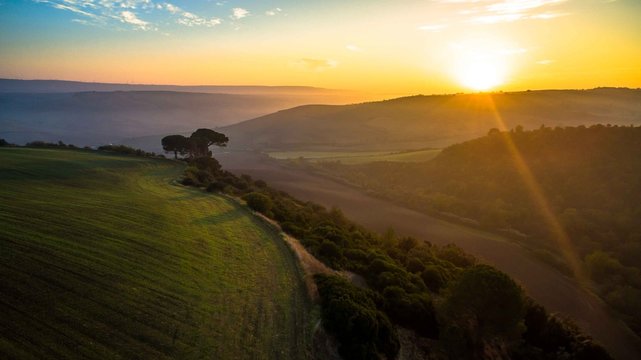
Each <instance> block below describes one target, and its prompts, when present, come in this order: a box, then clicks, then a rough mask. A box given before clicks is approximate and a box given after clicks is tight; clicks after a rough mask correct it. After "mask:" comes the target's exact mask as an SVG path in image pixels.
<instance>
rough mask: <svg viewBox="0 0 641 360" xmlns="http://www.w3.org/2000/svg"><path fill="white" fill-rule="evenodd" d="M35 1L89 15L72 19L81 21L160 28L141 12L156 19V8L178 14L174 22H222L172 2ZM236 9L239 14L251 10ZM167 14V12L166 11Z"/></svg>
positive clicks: (124, 0)
mask: <svg viewBox="0 0 641 360" xmlns="http://www.w3.org/2000/svg"><path fill="white" fill-rule="evenodd" d="M32 1H33V2H35V3H40V4H46V5H48V6H50V7H52V8H55V9H59V10H64V11H69V12H72V13H74V14H77V15H82V16H83V17H85V18H86V19H72V20H71V21H72V22H74V23H77V24H81V25H101V26H105V25H112V26H115V27H118V25H116V24H127V25H132V26H133V29H135V30H159V29H158V25H157V24H154V23H152V22H150V21H148V20H143V19H141V18H140V17H139V16H140V15H139V14H140V13H141V11H144V14H145V16H149V17H153V18H154V19H157V18H158V16H155V17H154V16H153V14H152V13H153V12H156V14H158V13H159V12H166V13H168V14H169V16H176V17H177V18H176V19H175V23H177V24H179V25H183V26H189V27H195V26H205V27H213V26H216V25H219V24H221V23H222V22H223V20H222V19H220V18H218V17H207V16H202V15H199V14H195V13H192V12H188V11H185V10H183V9H181V8H180V7H179V6H177V5H174V4H172V3H169V2H159V1H158V2H154V1H152V0H32ZM243 11H245V12H242V11H241V12H237V15H238V16H240V17H245V16H247V15H248V14H249V12H248V11H247V10H243ZM165 16H167V15H165ZM158 24H167V22H166V21H162V20H160V21H159V22H158ZM120 27H121V26H120Z"/></svg>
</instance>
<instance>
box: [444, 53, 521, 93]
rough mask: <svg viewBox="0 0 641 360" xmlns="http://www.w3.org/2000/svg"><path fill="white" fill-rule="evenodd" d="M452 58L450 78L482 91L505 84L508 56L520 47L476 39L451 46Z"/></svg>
mask: <svg viewBox="0 0 641 360" xmlns="http://www.w3.org/2000/svg"><path fill="white" fill-rule="evenodd" d="M452 48H453V50H454V53H455V56H454V58H455V59H456V61H454V62H453V63H452V68H451V72H452V74H453V77H454V78H455V79H456V80H457V81H458V82H459V83H460V84H461V85H463V86H465V87H466V88H468V89H472V90H477V91H485V90H491V89H494V88H496V87H497V86H500V85H502V84H504V83H505V81H506V77H507V69H508V65H509V63H508V59H509V58H511V57H513V56H512V55H514V54H518V53H519V51H520V49H511V48H510V47H508V46H506V45H505V44H502V43H501V42H499V41H496V40H495V41H489V40H482V41H479V40H476V41H470V42H466V43H457V44H453V46H452Z"/></svg>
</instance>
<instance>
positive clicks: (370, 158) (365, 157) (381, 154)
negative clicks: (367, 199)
mask: <svg viewBox="0 0 641 360" xmlns="http://www.w3.org/2000/svg"><path fill="white" fill-rule="evenodd" d="M440 151H441V150H440V149H421V150H407V151H399V152H389V151H355V152H343V151H337V152H331V151H281V152H270V153H268V155H269V156H270V157H272V158H274V159H278V160H287V159H300V158H303V159H305V160H308V161H312V162H318V161H340V162H341V163H343V164H349V165H353V164H364V163H370V162H375V161H397V162H422V161H428V160H431V159H433V158H434V157H436V155H438V153H439V152H440Z"/></svg>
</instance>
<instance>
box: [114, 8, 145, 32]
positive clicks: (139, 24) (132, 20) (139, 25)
mask: <svg viewBox="0 0 641 360" xmlns="http://www.w3.org/2000/svg"><path fill="white" fill-rule="evenodd" d="M120 21H122V22H124V23H127V24H131V25H134V26H135V28H136V29H140V30H149V29H150V26H149V23H148V22H147V21H144V20H141V19H139V18H138V16H137V15H136V14H135V13H133V12H131V11H129V10H126V11H121V12H120Z"/></svg>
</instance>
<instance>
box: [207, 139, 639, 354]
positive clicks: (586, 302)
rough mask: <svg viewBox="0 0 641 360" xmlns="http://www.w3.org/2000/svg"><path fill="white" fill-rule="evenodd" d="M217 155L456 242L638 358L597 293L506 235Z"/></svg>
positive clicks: (278, 183)
mask: <svg viewBox="0 0 641 360" xmlns="http://www.w3.org/2000/svg"><path fill="white" fill-rule="evenodd" d="M216 157H217V158H218V159H219V160H220V162H221V163H222V164H223V167H224V168H226V169H228V170H230V171H233V172H235V173H238V174H248V175H251V176H252V177H253V178H256V179H263V180H265V181H267V183H268V184H270V185H271V186H273V187H275V188H277V189H279V190H283V191H286V192H288V193H289V194H291V195H293V196H295V197H297V198H299V199H302V200H310V201H314V202H317V203H319V204H322V205H324V206H326V207H332V206H335V207H337V208H339V209H341V210H342V211H343V213H345V215H347V216H348V217H349V218H350V219H352V220H353V221H356V222H357V223H360V224H362V225H364V226H366V227H367V228H369V229H372V230H375V231H379V232H382V231H385V230H387V229H389V228H393V229H394V230H395V231H396V233H397V234H399V235H411V236H414V237H416V238H418V239H421V240H427V241H430V242H432V243H434V244H438V245H442V244H448V243H455V244H457V245H458V246H460V247H462V248H463V249H464V250H465V251H467V252H469V253H470V254H472V255H474V256H476V257H478V258H479V259H480V260H481V261H483V262H486V263H488V264H491V265H494V266H495V267H497V268H498V269H500V270H502V271H504V272H506V273H507V274H509V275H510V276H512V277H513V278H514V279H515V280H516V281H517V282H519V283H520V284H521V285H522V286H523V287H524V288H525V290H526V291H527V293H528V294H529V295H530V296H531V297H532V298H534V299H535V300H536V301H538V302H539V303H541V304H542V305H544V306H545V307H546V308H547V309H548V310H549V311H552V312H558V313H561V314H564V315H566V316H568V317H570V318H572V319H574V321H575V322H576V323H577V324H578V325H579V326H580V327H581V329H583V331H585V332H586V333H587V334H589V335H591V336H592V337H593V338H594V339H596V340H597V341H599V342H600V343H602V344H603V345H604V346H605V347H606V348H607V349H608V350H609V351H610V353H611V354H612V355H613V357H614V358H615V359H621V360H624V359H630V360H632V359H641V340H640V339H639V338H638V337H637V336H636V335H635V334H634V333H633V332H632V331H631V330H630V329H629V328H628V327H627V326H626V325H625V324H624V323H623V322H622V321H620V320H618V319H617V318H616V317H615V316H613V315H612V314H611V312H610V310H609V309H608V307H607V306H606V304H604V303H603V302H602V301H601V300H600V299H599V298H598V297H597V296H596V295H594V294H593V293H591V292H589V291H588V290H586V289H584V288H582V287H580V286H579V285H578V284H577V282H576V281H574V280H572V279H569V278H568V277H566V276H564V275H563V274H562V273H560V272H559V271H558V270H556V269H554V268H553V267H552V266H551V265H549V264H546V263H544V262H542V261H540V260H538V259H536V258H534V257H533V256H532V255H530V254H529V252H528V251H527V250H526V249H525V248H523V247H521V246H519V245H517V244H514V243H513V242H510V241H509V240H507V239H504V238H501V237H500V236H497V235H495V234H490V233H486V232H482V231H479V230H476V229H472V228H467V227H464V226H462V225H458V224H452V223H448V222H446V221H443V220H440V219H436V218H434V217H431V216H428V215H426V214H423V213H420V212H417V211H414V210H410V209H407V208H404V207H402V206H399V205H396V204H393V203H391V202H389V201H386V200H382V199H379V198H376V197H374V196H371V195H368V194H367V193H365V192H364V191H361V190H360V189H358V188H355V187H351V186H348V185H345V184H342V183H338V182H336V181H333V180H331V179H328V178H324V177H321V176H318V175H313V174H309V173H306V172H304V171H303V170H296V169H291V168H286V167H283V166H281V164H280V163H279V162H278V161H275V160H272V159H269V158H268V157H267V156H266V155H261V154H255V153H249V152H235V153H223V154H216Z"/></svg>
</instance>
